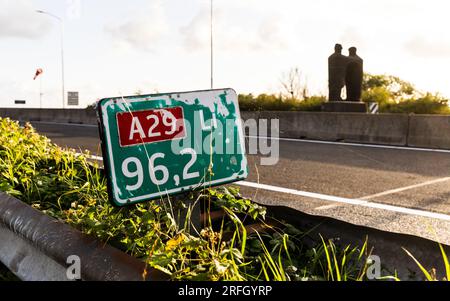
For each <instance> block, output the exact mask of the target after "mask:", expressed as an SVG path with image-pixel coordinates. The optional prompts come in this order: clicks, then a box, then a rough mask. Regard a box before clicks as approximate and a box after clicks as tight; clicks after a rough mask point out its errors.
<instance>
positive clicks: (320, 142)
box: [245, 136, 450, 154]
mask: <svg viewBox="0 0 450 301" xmlns="http://www.w3.org/2000/svg"><path fill="white" fill-rule="evenodd" d="M245 137H247V138H251V139H269V140H280V141H291V142H304V143H315V144H329V145H342V146H357V147H368V148H381V149H383V148H384V149H398V150H408V151H420V152H435V153H446V154H450V150H447V149H437V148H418V147H406V146H392V145H377V144H362V143H347V142H335V141H320V140H307V139H293V138H274V137H265V136H245Z"/></svg>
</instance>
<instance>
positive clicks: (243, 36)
mask: <svg viewBox="0 0 450 301" xmlns="http://www.w3.org/2000/svg"><path fill="white" fill-rule="evenodd" d="M229 13H230V11H227V10H225V9H217V10H216V12H215V14H214V41H215V45H216V47H217V48H220V49H221V50H227V51H260V50H273V49H283V48H285V47H287V44H288V40H289V39H288V38H287V32H288V30H286V29H285V28H284V27H283V26H285V25H286V24H285V23H283V22H280V16H278V15H274V14H271V15H268V16H266V17H262V18H260V19H261V20H260V21H259V22H252V21H253V20H246V21H248V22H231V21H230V19H229V18H228V14H229ZM209 22H210V12H209V10H207V9H203V10H201V11H200V12H199V13H197V14H196V15H195V16H194V17H193V18H192V19H191V21H190V22H189V23H188V24H187V25H186V26H183V27H181V28H180V30H179V32H180V34H181V36H182V40H183V46H184V47H185V48H186V49H187V50H188V51H195V50H200V49H207V47H208V46H209V43H210V23H209Z"/></svg>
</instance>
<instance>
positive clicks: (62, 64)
mask: <svg viewBox="0 0 450 301" xmlns="http://www.w3.org/2000/svg"><path fill="white" fill-rule="evenodd" d="M36 12H37V13H40V14H44V15H47V16H50V17H52V18H54V19H56V20H58V21H59V24H60V29H61V90H62V107H63V109H65V108H66V104H65V99H66V90H65V79H64V77H65V75H64V73H65V71H64V22H63V20H62V19H61V18H60V17H58V16H55V15H54V14H51V13H49V12H46V11H43V10H37V11H36Z"/></svg>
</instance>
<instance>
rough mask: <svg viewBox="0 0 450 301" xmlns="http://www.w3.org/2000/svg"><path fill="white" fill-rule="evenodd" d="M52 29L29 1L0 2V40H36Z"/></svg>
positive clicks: (49, 23) (7, 0)
mask: <svg viewBox="0 0 450 301" xmlns="http://www.w3.org/2000/svg"><path fill="white" fill-rule="evenodd" d="M51 28H52V24H51V20H49V19H48V18H44V17H42V15H39V14H38V13H36V11H35V8H34V7H33V5H32V3H31V1H30V0H0V38H24V39H38V38H41V37H43V36H44V35H46V34H47V33H48V32H49V31H50V30H51Z"/></svg>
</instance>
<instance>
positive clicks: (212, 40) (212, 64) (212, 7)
mask: <svg viewBox="0 0 450 301" xmlns="http://www.w3.org/2000/svg"><path fill="white" fill-rule="evenodd" d="M213 17H214V2H213V0H211V89H214V39H213V38H214V27H213V25H214V19H213Z"/></svg>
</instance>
